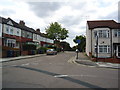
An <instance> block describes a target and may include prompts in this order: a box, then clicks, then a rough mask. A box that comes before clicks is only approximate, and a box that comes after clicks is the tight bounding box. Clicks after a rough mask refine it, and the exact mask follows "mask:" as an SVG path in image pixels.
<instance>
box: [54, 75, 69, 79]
mask: <svg viewBox="0 0 120 90" xmlns="http://www.w3.org/2000/svg"><path fill="white" fill-rule="evenodd" d="M67 76H68V75H55V76H54V77H57V78H61V77H67Z"/></svg>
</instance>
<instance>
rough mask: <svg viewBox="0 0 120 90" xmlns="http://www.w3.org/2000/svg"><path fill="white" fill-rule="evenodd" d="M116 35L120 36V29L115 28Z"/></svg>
mask: <svg viewBox="0 0 120 90" xmlns="http://www.w3.org/2000/svg"><path fill="white" fill-rule="evenodd" d="M115 34H116V35H115ZM114 37H120V29H115V30H114Z"/></svg>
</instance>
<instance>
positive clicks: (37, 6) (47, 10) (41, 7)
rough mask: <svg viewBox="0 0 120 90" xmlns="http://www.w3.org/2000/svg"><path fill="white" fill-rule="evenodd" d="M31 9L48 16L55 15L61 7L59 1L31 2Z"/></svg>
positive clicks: (42, 15) (40, 14) (38, 14)
mask: <svg viewBox="0 0 120 90" xmlns="http://www.w3.org/2000/svg"><path fill="white" fill-rule="evenodd" d="M28 4H29V6H30V9H31V10H32V11H34V12H35V13H36V15H37V16H39V17H48V16H50V15H53V14H54V12H55V11H56V10H58V9H59V8H60V7H61V3H58V2H29V3H28Z"/></svg>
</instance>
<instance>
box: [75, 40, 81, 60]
mask: <svg viewBox="0 0 120 90" xmlns="http://www.w3.org/2000/svg"><path fill="white" fill-rule="evenodd" d="M76 42H77V43H78V45H79V44H80V42H81V40H80V39H77V40H76ZM78 52H79V50H78V46H77V49H76V53H77V57H76V59H78Z"/></svg>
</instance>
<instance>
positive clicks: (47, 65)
mask: <svg viewBox="0 0 120 90" xmlns="http://www.w3.org/2000/svg"><path fill="white" fill-rule="evenodd" d="M75 56H76V53H75V52H64V53H62V52H61V53H58V54H57V55H43V56H41V57H34V58H28V59H22V60H17V61H10V62H4V63H3V68H2V80H3V83H2V86H3V88H118V69H111V68H98V67H94V66H85V65H82V64H81V65H77V64H75V63H72V62H71V60H72V59H73V58H75Z"/></svg>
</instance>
